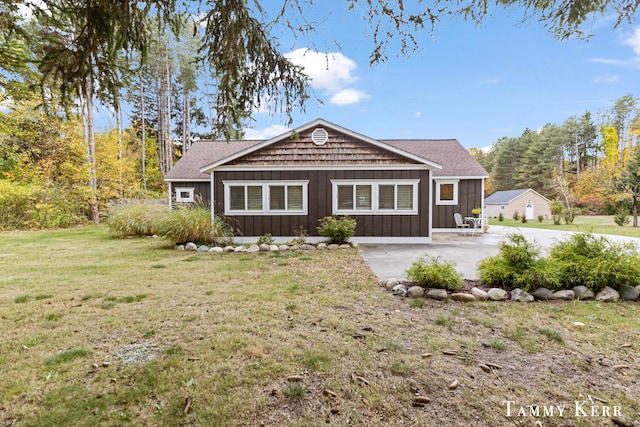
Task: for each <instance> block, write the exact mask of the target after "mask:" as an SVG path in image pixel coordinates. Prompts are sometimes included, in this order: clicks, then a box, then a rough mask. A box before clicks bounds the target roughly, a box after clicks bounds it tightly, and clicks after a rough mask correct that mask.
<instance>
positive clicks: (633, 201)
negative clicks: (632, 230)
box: [631, 192, 638, 227]
mask: <svg viewBox="0 0 640 427" xmlns="http://www.w3.org/2000/svg"><path fill="white" fill-rule="evenodd" d="M631 213H632V214H633V226H634V227H637V226H638V193H636V192H634V193H633V194H632V195H631Z"/></svg>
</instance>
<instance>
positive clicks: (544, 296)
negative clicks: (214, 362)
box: [380, 279, 640, 302]
mask: <svg viewBox="0 0 640 427" xmlns="http://www.w3.org/2000/svg"><path fill="white" fill-rule="evenodd" d="M380 286H381V287H383V288H385V289H386V290H387V291H390V292H391V293H393V295H397V296H400V297H407V298H431V299H436V300H446V299H451V300H453V301H461V302H472V301H507V300H510V301H517V302H533V301H552V300H574V299H578V300H596V301H601V302H615V301H618V300H621V299H622V300H623V301H637V300H639V299H640V286H635V287H633V286H629V285H620V291H619V292H618V291H616V290H615V289H613V288H611V287H609V286H606V287H605V288H604V289H602V290H601V291H600V292H598V293H597V294H594V293H593V292H592V291H591V290H590V289H588V288H587V287H586V286H576V287H574V288H573V289H566V290H561V291H555V292H553V291H551V290H549V289H547V288H538V289H536V290H535V291H533V292H531V293H529V292H525V291H523V290H522V289H519V288H516V289H514V290H512V291H511V292H507V291H505V290H504V289H501V288H491V289H489V290H488V291H485V290H483V289H480V288H478V287H473V288H471V291H470V292H451V293H449V292H447V291H446V290H445V289H437V288H424V287H422V286H419V285H416V284H415V283H412V282H407V281H405V280H398V279H387V280H383V281H382V282H380Z"/></svg>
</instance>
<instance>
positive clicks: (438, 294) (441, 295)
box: [425, 289, 449, 300]
mask: <svg viewBox="0 0 640 427" xmlns="http://www.w3.org/2000/svg"><path fill="white" fill-rule="evenodd" d="M425 297H427V298H431V299H437V300H445V299H447V298H448V297H449V294H448V293H447V291H446V290H444V289H429V290H428V291H427V293H426V294H425Z"/></svg>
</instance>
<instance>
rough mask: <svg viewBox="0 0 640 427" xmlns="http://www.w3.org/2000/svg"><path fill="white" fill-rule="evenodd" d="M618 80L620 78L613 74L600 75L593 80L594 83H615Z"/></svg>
mask: <svg viewBox="0 0 640 427" xmlns="http://www.w3.org/2000/svg"><path fill="white" fill-rule="evenodd" d="M619 80H620V76H617V75H615V74H601V75H599V76H596V78H595V79H593V82H594V83H615V82H617V81H619Z"/></svg>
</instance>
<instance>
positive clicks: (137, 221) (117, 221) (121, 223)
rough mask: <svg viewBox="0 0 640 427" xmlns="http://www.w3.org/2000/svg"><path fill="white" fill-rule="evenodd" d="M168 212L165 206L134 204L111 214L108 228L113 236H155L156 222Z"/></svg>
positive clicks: (108, 219)
mask: <svg viewBox="0 0 640 427" xmlns="http://www.w3.org/2000/svg"><path fill="white" fill-rule="evenodd" d="M166 212H167V208H166V207H165V206H164V205H146V204H142V203H132V204H128V205H124V206H122V207H120V208H118V209H116V210H114V211H113V212H111V213H110V214H109V218H107V226H108V227H109V231H110V232H111V234H112V235H114V236H117V237H125V236H151V235H153V234H155V231H154V229H153V224H154V222H155V221H156V220H157V219H158V218H159V217H160V216H161V215H162V214H165V213H166Z"/></svg>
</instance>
